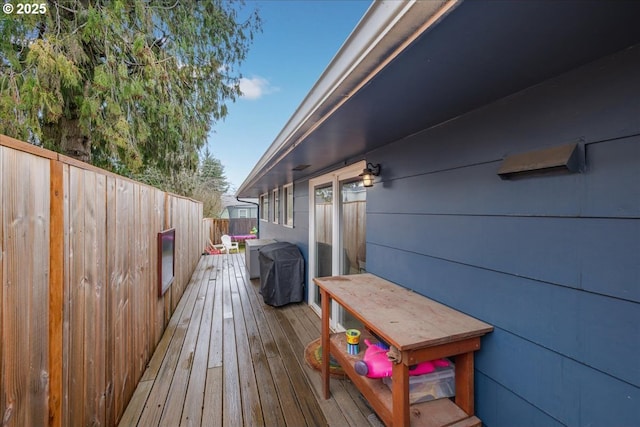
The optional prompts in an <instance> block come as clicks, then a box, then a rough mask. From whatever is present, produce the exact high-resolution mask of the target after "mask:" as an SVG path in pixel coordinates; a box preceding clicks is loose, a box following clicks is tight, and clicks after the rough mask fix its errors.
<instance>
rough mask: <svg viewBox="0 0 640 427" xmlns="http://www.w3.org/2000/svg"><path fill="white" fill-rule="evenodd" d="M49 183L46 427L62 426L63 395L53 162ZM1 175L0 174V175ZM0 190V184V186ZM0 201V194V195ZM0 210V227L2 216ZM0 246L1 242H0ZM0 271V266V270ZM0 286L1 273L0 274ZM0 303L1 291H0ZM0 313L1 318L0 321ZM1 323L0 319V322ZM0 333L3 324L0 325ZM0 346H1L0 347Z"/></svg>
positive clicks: (59, 188) (60, 252)
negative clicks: (47, 401) (47, 408)
mask: <svg viewBox="0 0 640 427" xmlns="http://www.w3.org/2000/svg"><path fill="white" fill-rule="evenodd" d="M49 167H50V171H51V172H50V173H51V183H50V190H49V197H50V203H49V206H50V208H49V209H50V212H51V219H50V229H49V253H50V255H49V256H50V270H49V427H61V426H62V396H63V383H62V381H63V348H64V347H63V346H64V341H63V339H64V338H63V336H64V335H63V322H62V319H63V312H64V299H63V298H64V262H65V261H64V243H65V240H64V236H65V219H64V209H65V205H64V192H63V187H64V172H63V165H62V164H61V163H60V162H56V161H53V160H50V161H49ZM0 176H2V173H1V172H0ZM0 187H1V185H0ZM0 192H1V190H0ZM0 199H2V195H1V194H0ZM1 211H2V210H1V209H0V224H2V223H3V221H2V214H1ZM1 229H2V227H0V242H2V240H3V239H2V231H1ZM0 246H1V243H0ZM0 271H1V267H0ZM0 283H2V274H1V272H0ZM0 288H1V286H0ZM0 301H2V291H1V290H0ZM1 317H2V316H1V314H0V318H1ZM0 322H1V320H0ZM0 330H2V325H1V323H0ZM1 347H2V346H1V345H0V348H1ZM1 360H2V353H1V350H0V361H1Z"/></svg>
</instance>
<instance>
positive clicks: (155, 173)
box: [135, 149, 229, 218]
mask: <svg viewBox="0 0 640 427" xmlns="http://www.w3.org/2000/svg"><path fill="white" fill-rule="evenodd" d="M135 179H136V180H138V181H141V182H144V183H146V184H149V185H152V186H154V187H157V188H159V189H161V190H163V191H169V192H171V193H176V194H181V195H184V196H187V197H191V198H193V199H195V200H199V201H201V202H202V203H203V213H204V217H205V218H216V217H218V216H219V214H220V211H221V209H222V202H221V196H222V194H224V193H226V192H227V191H228V190H229V181H228V180H227V177H226V175H225V172H224V166H223V165H222V163H221V162H220V160H218V159H216V158H215V157H213V156H212V155H211V153H210V152H209V150H208V149H206V150H205V152H204V154H203V156H202V157H201V158H200V160H199V162H198V167H197V170H196V172H195V173H192V172H190V171H187V170H181V171H174V173H172V174H166V173H163V172H162V171H161V170H159V169H158V168H156V167H147V168H146V169H144V171H142V172H141V173H139V174H137V175H135Z"/></svg>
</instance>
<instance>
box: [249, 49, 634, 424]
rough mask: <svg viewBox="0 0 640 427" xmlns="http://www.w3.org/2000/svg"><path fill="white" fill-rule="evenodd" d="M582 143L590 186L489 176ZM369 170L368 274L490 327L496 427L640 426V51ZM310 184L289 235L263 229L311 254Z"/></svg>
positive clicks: (419, 139)
mask: <svg viewBox="0 0 640 427" xmlns="http://www.w3.org/2000/svg"><path fill="white" fill-rule="evenodd" d="M470 78H471V77H470ZM481 83H482V82H478V84H481ZM427 95H428V94H425V96H427ZM408 108H410V106H409V107H408ZM576 140H580V141H582V142H581V145H580V146H581V149H582V150H583V153H584V156H585V170H584V172H583V173H579V174H571V175H562V176H559V175H556V176H539V177H530V178H525V179H519V180H513V181H505V180H501V179H500V178H499V177H498V175H497V174H496V172H497V170H498V169H499V167H500V163H501V161H502V159H503V158H504V156H505V155H507V154H510V153H518V152H524V151H529V150H534V149H538V148H544V147H551V146H556V145H562V144H566V143H569V142H572V141H576ZM366 159H367V161H371V162H373V163H380V164H382V166H383V173H382V175H381V177H380V178H381V181H382V182H381V183H377V184H376V185H375V186H374V187H372V188H371V189H369V190H368V194H367V270H369V271H370V272H372V273H374V274H377V275H379V276H381V277H384V278H387V279H388V280H391V281H393V282H395V283H398V284H401V285H403V286H406V287H409V288H411V289H413V290H415V291H417V292H419V293H421V294H424V295H426V296H428V297H430V298H432V299H435V300H438V301H440V302H442V303H444V304H447V305H449V306H451V307H454V308H456V309H458V310H460V311H463V312H466V313H468V314H470V315H472V316H474V317H477V318H479V319H481V320H484V321H486V322H488V323H491V324H492V325H494V327H495V331H494V332H493V333H491V334H489V335H487V336H486V337H485V338H483V341H482V349H481V351H480V352H479V353H477V356H476V384H475V387H476V408H477V413H478V416H479V417H480V418H481V419H482V420H483V422H484V423H485V424H486V425H487V426H491V427H493V426H556V425H557V426H560V425H571V426H578V425H579V426H639V425H640V46H637V47H635V48H633V49H627V50H626V51H623V52H620V53H618V54H616V55H613V56H611V57H607V58H603V59H601V60H599V61H597V62H594V63H592V64H589V65H587V66H585V67H581V68H580V69H577V70H574V71H573V72H571V73H568V74H565V75H562V76H558V77H556V78H554V79H552V80H549V81H546V82H543V83H541V84H539V85H537V86H534V87H532V88H530V89H528V90H525V91H522V92H519V93H516V94H514V95H512V96H510V97H508V98H505V99H502V100H500V101H498V102H496V103H494V104H491V105H487V106H485V107H483V108H480V109H478V110H475V111H473V112H470V113H468V114H466V115H464V116H461V117H458V118H456V119H454V120H451V121H449V122H446V123H444V124H442V125H440V126H437V127H434V128H432V129H429V130H425V131H423V132H421V133H419V134H416V135H413V136H411V137H408V138H405V139H403V140H401V141H396V142H393V143H391V144H388V145H386V146H384V147H382V148H380V149H378V150H376V151H374V152H371V153H368V154H367V156H366ZM307 187H308V185H307V182H306V181H304V182H301V183H298V184H297V185H296V186H295V189H294V193H295V205H294V209H295V228H294V229H284V228H283V227H282V226H277V225H273V224H265V223H262V224H261V232H262V233H263V234H262V237H274V238H278V239H280V240H288V241H292V242H295V243H297V244H298V245H299V246H300V247H301V249H302V250H303V252H304V254H305V257H306V253H307V249H308V242H307V240H308V224H306V222H308V202H309V200H308V188H307Z"/></svg>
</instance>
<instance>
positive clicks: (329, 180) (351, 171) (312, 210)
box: [307, 160, 366, 329]
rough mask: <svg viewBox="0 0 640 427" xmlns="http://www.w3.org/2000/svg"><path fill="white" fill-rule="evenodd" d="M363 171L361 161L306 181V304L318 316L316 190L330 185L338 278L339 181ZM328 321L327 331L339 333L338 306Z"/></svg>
mask: <svg viewBox="0 0 640 427" xmlns="http://www.w3.org/2000/svg"><path fill="white" fill-rule="evenodd" d="M365 167H366V161H364V160H362V161H359V162H356V163H354V164H352V165H350V166H346V167H344V168H341V169H337V170H335V171H333V172H330V173H328V174H325V175H322V176H319V177H316V178H312V179H310V180H309V263H308V266H309V268H308V269H307V283H308V284H309V293H308V295H307V302H308V304H309V306H310V307H311V308H312V309H313V310H314V311H315V312H316V313H318V315H321V309H320V306H319V305H317V304H316V303H315V301H314V295H315V294H316V288H317V286H316V284H315V283H314V281H313V278H314V277H315V270H316V267H315V266H316V242H315V238H316V235H315V231H316V230H315V227H316V207H315V189H316V188H317V187H322V186H327V185H328V184H331V186H332V189H333V206H332V215H333V229H332V230H331V232H332V242H333V243H332V251H331V252H332V253H331V258H332V259H331V270H332V271H331V274H332V275H333V276H338V275H340V252H341V251H340V250H336V248H340V247H342V243H341V240H340V233H341V232H342V221H341V220H340V203H341V195H340V183H341V182H342V181H346V180H350V179H353V178H356V177H357V176H358V175H360V174H361V173H362V170H363V169H364V168H365ZM331 303H332V304H331V320H330V327H331V328H333V329H339V325H338V323H337V321H336V319H338V314H339V313H338V308H339V306H338V304H337V303H336V302H335V301H332V302H331Z"/></svg>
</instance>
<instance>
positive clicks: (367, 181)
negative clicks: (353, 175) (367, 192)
mask: <svg viewBox="0 0 640 427" xmlns="http://www.w3.org/2000/svg"><path fill="white" fill-rule="evenodd" d="M378 175H380V164H379V163H378V164H377V165H374V164H373V163H367V167H366V168H364V169H363V170H362V173H361V174H360V175H358V176H361V177H362V183H363V184H364V186H365V187H373V177H374V176H378Z"/></svg>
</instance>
